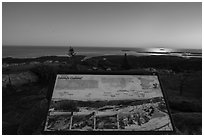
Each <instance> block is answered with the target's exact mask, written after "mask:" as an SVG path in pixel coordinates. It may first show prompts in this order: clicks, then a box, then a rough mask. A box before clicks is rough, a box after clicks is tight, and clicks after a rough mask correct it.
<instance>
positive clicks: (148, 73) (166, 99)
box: [42, 71, 176, 135]
mask: <svg viewBox="0 0 204 137" xmlns="http://www.w3.org/2000/svg"><path fill="white" fill-rule="evenodd" d="M60 74H65V75H72V74H76V75H156V76H157V77H158V80H159V83H160V87H161V91H162V94H163V97H164V100H165V104H166V107H167V111H168V113H169V117H170V121H171V124H172V127H173V130H172V131H44V128H45V126H46V125H45V124H46V120H47V115H46V116H45V118H44V123H43V131H42V134H45V135H172V134H175V131H176V130H175V124H174V122H173V119H172V116H171V113H170V109H169V104H168V98H167V95H166V93H165V92H164V90H163V86H162V83H161V80H160V76H159V74H157V73H151V72H145V73H137V72H133V71H130V72H127V71H115V72H104V71H98V72H97V71H92V72H91V71H88V72H76V71H75V72H74V71H70V72H69V73H58V74H55V79H52V80H51V82H50V84H49V88H48V95H47V98H48V108H47V113H46V114H48V111H49V106H50V102H51V98H52V94H53V90H54V86H55V81H56V76H57V75H60Z"/></svg>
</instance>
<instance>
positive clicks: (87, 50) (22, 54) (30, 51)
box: [2, 46, 202, 58]
mask: <svg viewBox="0 0 204 137" xmlns="http://www.w3.org/2000/svg"><path fill="white" fill-rule="evenodd" d="M73 48H74V50H75V52H76V53H77V55H85V56H87V57H93V56H102V55H124V53H127V54H128V55H135V56H144V55H172V56H184V55H185V56H191V57H202V50H201V49H170V48H126V47H73ZM68 50H69V47H61V46H2V57H3V58H5V57H15V58H31V57H41V56H66V55H67V53H68ZM186 53H188V54H186Z"/></svg>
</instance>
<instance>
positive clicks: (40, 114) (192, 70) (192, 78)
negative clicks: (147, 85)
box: [2, 55, 202, 134]
mask: <svg viewBox="0 0 204 137" xmlns="http://www.w3.org/2000/svg"><path fill="white" fill-rule="evenodd" d="M83 58H84V56H74V57H71V58H67V57H56V56H52V57H40V58H32V59H29V58H28V59H15V58H4V59H3V60H2V61H3V64H7V66H5V67H4V66H3V68H2V69H3V77H7V81H8V82H7V84H6V86H3V87H2V96H3V97H2V103H3V104H2V105H3V106H2V131H3V134H42V130H43V122H44V120H45V117H46V115H47V109H48V104H49V101H50V98H51V95H52V88H53V82H54V80H55V76H56V74H58V73H93V72H96V73H104V72H106V73H117V74H120V73H130V74H149V73H157V74H158V75H159V78H160V81H161V84H162V88H163V90H164V91H165V93H166V95H167V98H168V103H169V107H170V111H171V113H172V118H173V121H174V123H175V126H176V129H177V131H176V133H175V134H202V59H201V58H181V57H171V56H144V57H135V56H128V55H127V56H102V57H93V58H90V59H87V60H84V61H83ZM104 58H105V59H104ZM33 62H35V63H33ZM36 62H37V63H36ZM13 64H17V65H13ZM21 72H29V73H31V74H32V75H35V76H37V77H38V80H36V81H27V82H25V83H24V84H20V85H17V84H15V81H14V77H12V74H18V73H21ZM19 80H21V77H19ZM98 103H99V104H100V102H98ZM62 107H64V106H62Z"/></svg>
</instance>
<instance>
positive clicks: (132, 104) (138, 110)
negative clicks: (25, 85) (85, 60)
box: [44, 74, 173, 131]
mask: <svg viewBox="0 0 204 137" xmlns="http://www.w3.org/2000/svg"><path fill="white" fill-rule="evenodd" d="M44 131H173V125H172V122H171V119H170V114H169V111H168V108H167V106H166V102H165V99H164V96H163V92H162V89H161V86H160V82H159V80H158V77H157V76H156V75H85V74H84V75H80V74H73V75H67V74H60V75H57V77H56V82H55V86H54V90H53V95H52V99H51V103H50V107H49V111H48V115H47V119H46V124H45V128H44Z"/></svg>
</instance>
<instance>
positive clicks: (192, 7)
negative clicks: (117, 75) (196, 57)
mask: <svg viewBox="0 0 204 137" xmlns="http://www.w3.org/2000/svg"><path fill="white" fill-rule="evenodd" d="M2 44H3V45H27V46H30V45H33V46H67V45H71V46H89V47H90V46H93V47H97V46H111V47H147V48H149V47H151V48H153V47H164V48H194V49H195V48H197V49H201V48H202V3H199V2H197V3H158V2H155V3H149V2H147V3H138V2H133V3H124V2H123V3H90V2H87V3H70V2H67V3H58V2H57V3H30V2H28V3H11V2H9V3H5V2H4V3H3V4H2Z"/></svg>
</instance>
